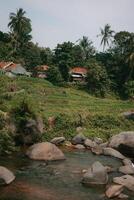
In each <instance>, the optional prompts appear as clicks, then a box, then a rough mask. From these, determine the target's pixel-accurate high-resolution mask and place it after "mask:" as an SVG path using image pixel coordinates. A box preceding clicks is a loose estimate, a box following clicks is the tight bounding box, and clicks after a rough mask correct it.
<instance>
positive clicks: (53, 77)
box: [47, 67, 63, 85]
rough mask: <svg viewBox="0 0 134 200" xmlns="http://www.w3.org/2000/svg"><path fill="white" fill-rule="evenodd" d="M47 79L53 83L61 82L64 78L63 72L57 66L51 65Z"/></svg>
mask: <svg viewBox="0 0 134 200" xmlns="http://www.w3.org/2000/svg"><path fill="white" fill-rule="evenodd" d="M47 80H48V81H50V82H52V83H53V84H55V85H56V84H60V83H61V82H62V81H63V80H62V76H61V73H60V71H59V69H58V68H57V67H50V68H49V69H48V71H47Z"/></svg>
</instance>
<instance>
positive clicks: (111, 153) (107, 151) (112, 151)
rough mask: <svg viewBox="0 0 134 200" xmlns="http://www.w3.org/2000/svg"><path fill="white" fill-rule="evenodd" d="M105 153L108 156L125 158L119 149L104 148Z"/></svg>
mask: <svg viewBox="0 0 134 200" xmlns="http://www.w3.org/2000/svg"><path fill="white" fill-rule="evenodd" d="M103 154H104V155H106V156H113V157H115V158H119V159H125V157H124V156H123V155H122V154H121V153H120V152H118V151H117V150H115V149H113V148H110V147H107V148H104V149H103Z"/></svg>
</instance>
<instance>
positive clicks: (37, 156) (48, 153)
mask: <svg viewBox="0 0 134 200" xmlns="http://www.w3.org/2000/svg"><path fill="white" fill-rule="evenodd" d="M26 155H27V156H28V157H29V158H31V159H34V160H46V161H52V160H64V159H65V156H64V154H63V152H62V151H61V150H60V149H59V148H58V147H57V146H56V145H54V144H52V143H49V142H42V143H37V144H34V145H32V146H31V147H29V149H28V150H27V152H26Z"/></svg>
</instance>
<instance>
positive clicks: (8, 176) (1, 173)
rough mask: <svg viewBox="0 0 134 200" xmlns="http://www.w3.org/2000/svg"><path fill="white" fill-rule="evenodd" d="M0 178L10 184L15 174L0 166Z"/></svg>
mask: <svg viewBox="0 0 134 200" xmlns="http://www.w3.org/2000/svg"><path fill="white" fill-rule="evenodd" d="M0 179H2V180H3V181H4V182H5V183H6V184H10V183H11V182H12V181H14V179H15V176H14V174H13V173H12V172H11V171H10V170H8V169H7V168H6V167H2V166H0Z"/></svg>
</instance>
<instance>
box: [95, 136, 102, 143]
mask: <svg viewBox="0 0 134 200" xmlns="http://www.w3.org/2000/svg"><path fill="white" fill-rule="evenodd" d="M94 141H95V142H96V143H97V144H102V143H103V140H102V139H101V138H98V137H95V138H94Z"/></svg>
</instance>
